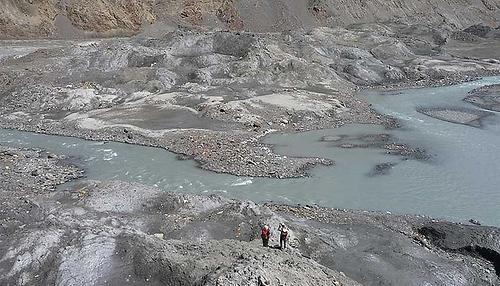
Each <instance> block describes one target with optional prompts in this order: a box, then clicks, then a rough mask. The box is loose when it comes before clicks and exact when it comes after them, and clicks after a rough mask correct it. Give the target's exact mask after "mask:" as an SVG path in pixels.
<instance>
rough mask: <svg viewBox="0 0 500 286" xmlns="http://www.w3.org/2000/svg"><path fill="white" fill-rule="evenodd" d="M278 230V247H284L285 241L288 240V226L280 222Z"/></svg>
mask: <svg viewBox="0 0 500 286" xmlns="http://www.w3.org/2000/svg"><path fill="white" fill-rule="evenodd" d="M278 231H279V232H280V249H285V248H286V241H287V240H288V228H287V227H286V225H285V224H283V223H280V226H279V227H278Z"/></svg>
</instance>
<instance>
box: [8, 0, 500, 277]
mask: <svg viewBox="0 0 500 286" xmlns="http://www.w3.org/2000/svg"><path fill="white" fill-rule="evenodd" d="M499 19H500V3H499V2H498V1H496V0H460V1H458V0H452V1H439V0H425V1H417V2H416V1H410V0H391V1H340V0H307V1H306V0H294V1H286V0H273V1H270V0H264V1H261V0H259V1H257V0H250V1H239V0H213V1H194V0H182V1H173V0H160V1H150V0H148V1H146V0H85V1H76V0H58V1H56V0H41V1H31V0H5V1H2V2H1V3H0V40H1V41H0V127H1V128H12V129H19V130H26V131H34V132H40V133H47V134H58V135H66V136H75V137H81V138H85V139H89V140H103V141H119V142H126V143H131V144H141V145H148V146H155V147H160V148H164V149H166V150H169V151H171V152H174V153H176V154H178V156H179V158H180V159H193V160H195V161H196V162H197V163H198V164H199V166H200V167H201V168H204V169H207V170H211V171H215V172H223V173H229V174H234V175H240V176H254V177H275V178H291V177H301V176H306V175H307V174H308V173H307V171H308V170H309V169H310V168H312V167H314V166H316V165H319V164H323V165H331V164H334V163H335V162H333V161H331V160H327V159H323V158H297V157H289V156H284V155H282V154H276V153H275V152H274V151H273V149H272V146H268V145H266V144H264V143H262V141H261V140H262V138H263V137H264V136H266V135H268V134H270V133H273V132H300V131H306V130H313V129H324V128H335V127H339V126H342V125H345V124H348V123H372V124H380V125H383V126H385V127H386V128H397V127H398V126H399V123H398V122H397V121H396V120H394V119H392V118H390V117H388V116H385V115H383V114H378V113H377V112H375V111H374V110H373V109H372V107H371V106H370V105H369V104H368V103H367V102H366V101H364V100H362V99H361V98H359V97H357V96H356V92H357V91H358V90H359V89H361V88H389V87H390V88H400V87H415V86H431V85H447V84H451V83H456V82H461V81H467V80H471V79H474V78H477V77H481V76H486V75H497V74H499V72H500V52H499V51H500V29H499V26H500V23H499ZM497 95H498V87H497V86H492V87H487V88H481V89H478V90H476V91H474V92H472V93H471V94H470V96H469V97H467V98H466V99H465V100H466V101H468V102H471V103H473V104H475V105H477V106H479V107H481V108H484V109H489V110H491V111H498V108H497V107H498V98H497ZM421 112H422V113H425V114H427V115H429V116H433V117H436V118H440V119H443V120H449V121H452V122H457V123H462V124H467V125H471V126H474V127H481V120H482V118H484V117H486V116H489V115H490V112H489V111H488V112H487V111H484V112H483V111H481V112H477V111H474V112H472V111H470V110H449V109H445V110H441V109H433V108H431V109H425V110H421ZM376 137H377V138H368V137H360V138H323V140H325V141H329V142H331V144H333V145H335V144H336V145H338V146H341V147H344V148H366V147H370V146H377V147H383V148H385V149H387V152H389V153H391V154H398V155H402V156H405V157H407V158H409V159H418V160H425V159H426V158H427V154H426V152H425V150H421V149H419V148H418V147H419V146H407V145H405V144H404V143H398V144H396V143H394V142H396V139H395V138H391V137H387V136H384V134H380V135H378V136H376ZM351 139H353V140H355V141H356V142H361V143H360V144H359V145H352V146H351V145H349V146H348V144H346V142H347V141H346V140H351ZM351 141H352V140H351ZM390 168H391V165H389V164H388V163H386V164H385V165H384V164H380V165H377V166H376V167H375V169H374V170H373V172H372V174H371V175H374V176H375V175H377V174H383V173H384V172H388V169H390ZM83 173H84V171H83V170H80V169H79V168H77V167H75V166H73V165H72V164H70V162H69V160H67V158H64V157H63V156H60V155H56V154H52V153H50V152H47V151H42V150H25V149H15V148H10V147H3V146H2V147H0V183H1V185H2V187H1V188H0V204H1V209H0V284H1V285H127V284H130V285H500V282H499V276H500V274H499V273H500V266H499V261H500V257H499V255H500V230H499V229H498V228H495V227H486V226H476V225H462V224H455V223H450V222H445V221H439V220H436V219H432V218H427V217H421V216H410V215H393V214H389V213H375V212H368V211H349V210H338V209H327V208H322V207H319V206H287V205H279V204H272V203H268V204H255V203H252V202H244V201H236V200H231V199H227V198H222V197H217V196H210V197H204V196H195V195H185V194H184V195H183V194H176V193H166V192H163V191H161V190H159V189H156V188H153V187H147V186H143V185H140V184H138V183H125V182H119V181H82V182H81V183H80V184H78V185H76V186H68V185H65V186H63V187H59V188H56V186H58V185H60V184H62V183H64V182H68V181H71V180H73V179H75V178H78V177H81V176H82V175H83ZM263 223H269V224H270V225H271V226H272V229H273V231H274V236H273V239H272V243H271V244H272V246H273V247H271V248H263V247H261V246H260V241H259V237H258V233H259V228H260V226H261V225H262V224H263ZM279 223H286V224H287V225H288V226H289V227H290V229H291V240H290V245H291V247H290V248H289V249H287V250H284V251H281V250H278V249H276V248H275V247H274V246H275V245H276V244H277V237H276V236H277V235H276V232H277V231H276V226H277V225H278V224H279Z"/></svg>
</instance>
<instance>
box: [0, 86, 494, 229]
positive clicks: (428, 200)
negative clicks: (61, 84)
mask: <svg viewBox="0 0 500 286" xmlns="http://www.w3.org/2000/svg"><path fill="white" fill-rule="evenodd" d="M498 82H500V77H490V78H485V79H482V80H479V81H475V82H470V83H464V84H460V85H456V86H450V87H437V88H423V89H410V90H403V91H397V92H395V91H391V92H379V91H364V92H362V93H361V96H363V97H365V98H366V99H367V100H368V101H369V102H370V103H372V104H373V106H374V108H376V109H377V110H378V111H380V112H382V113H385V114H389V115H392V116H394V117H396V118H397V119H399V120H400V122H401V124H402V128H399V129H395V130H386V129H384V128H383V127H381V126H377V125H361V124H351V125H346V126H343V127H341V128H337V129H332V130H320V131H311V132H305V133H296V134H274V135H271V136H269V137H267V138H266V139H265V142H266V143H270V144H273V145H274V149H275V151H276V152H278V153H281V154H286V155H290V156H318V157H325V158H331V159H333V160H334V161H335V165H334V166H333V167H317V168H314V169H313V170H312V171H311V176H310V177H308V178H300V179H286V180H278V179H268V178H247V177H236V176H232V175H226V174H217V173H213V172H209V171H204V170H201V169H199V168H197V167H196V163H194V162H193V161H179V160H177V159H176V156H175V155H174V154H172V153H169V152H166V151H164V150H163V149H159V148H150V147H144V146H135V145H128V144H122V143H114V142H93V141H86V140H81V139H77V138H67V137H60V136H51V135H41V134H35V133H29V132H19V131H12V130H0V144H2V145H10V146H16V147H36V148H43V149H47V150H50V151H52V152H55V153H62V154H66V155H68V156H71V157H72V158H73V159H74V160H75V161H77V162H80V164H82V167H83V168H85V169H86V179H92V180H125V181H135V182H140V183H143V184H146V185H151V186H157V187H159V188H161V189H163V190H166V191H176V192H189V193H202V194H220V195H224V196H228V197H231V198H237V199H249V200H253V201H257V202H262V201H274V202H283V203H290V204H297V203H300V204H319V205H322V206H327V207H336V208H349V209H366V210H381V211H390V212H393V213H412V214H425V215H430V216H434V217H438V218H446V219H449V220H454V221H466V220H469V219H471V218H473V219H476V220H479V221H480V222H482V223H485V224H489V225H497V226H500V211H499V209H500V117H499V116H498V115H499V114H498V113H496V114H494V115H493V116H490V117H488V118H487V119H486V120H485V121H484V122H483V123H484V124H483V126H482V127H481V128H476V127H471V126H466V125H461V124H455V123H451V122H446V121H442V120H439V119H435V118H432V117H429V116H427V115H424V114H421V113H418V112H417V111H416V110H417V108H420V107H452V108H463V107H467V108H474V109H479V108H476V107H474V106H472V105H470V104H468V103H465V102H463V101H462V99H463V98H464V97H465V96H466V94H467V93H468V92H469V91H470V90H472V89H474V88H477V87H479V86H481V85H487V84H492V83H498ZM377 134H387V135H388V136H391V139H390V140H396V141H398V142H402V143H403V142H404V143H407V144H409V145H411V146H414V147H419V148H424V149H425V150H426V151H427V153H428V154H429V155H430V159H428V160H415V159H409V160H403V158H402V157H401V156H396V155H390V154H387V152H386V150H385V149H383V148H382V147H381V146H379V145H378V144H368V145H369V146H368V147H367V148H345V147H346V146H347V147H349V146H352V145H353V144H354V145H355V144H358V143H367V142H368V143H374V142H375V141H370V140H372V139H373V138H377V137H374V136H371V135H377ZM367 135H368V136H367ZM384 136H385V135H384ZM360 138H364V139H365V140H360ZM324 139H326V140H324ZM367 139H368V141H366V140H367ZM339 142H340V143H341V144H340V143H339ZM375 143H376V142H375ZM382 163H385V166H388V168H387V169H385V168H381V169H380V170H379V171H380V172H375V171H374V170H375V169H374V168H375V166H377V165H379V164H382Z"/></svg>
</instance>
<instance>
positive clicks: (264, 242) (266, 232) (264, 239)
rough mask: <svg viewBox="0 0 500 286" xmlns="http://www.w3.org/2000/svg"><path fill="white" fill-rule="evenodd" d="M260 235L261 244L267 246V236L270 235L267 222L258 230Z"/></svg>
mask: <svg viewBox="0 0 500 286" xmlns="http://www.w3.org/2000/svg"><path fill="white" fill-rule="evenodd" d="M260 237H261V238H262V246H264V247H268V246H269V238H270V237H271V230H270V229H269V226H268V225H267V224H265V225H264V226H263V227H262V229H261V230H260Z"/></svg>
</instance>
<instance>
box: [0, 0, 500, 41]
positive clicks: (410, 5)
mask: <svg viewBox="0 0 500 286" xmlns="http://www.w3.org/2000/svg"><path fill="white" fill-rule="evenodd" d="M499 19H500V1H498V0H452V1H440V0H425V1H418V2H415V1H411V0H391V1H381V0H378V1H366V0H364V1H355V0H349V1H343V0H263V1H261V0H245V1H243V0H212V1H208V0H160V1H152V0H83V1H75V0H42V1H31V0H4V1H2V2H1V3H0V39H1V38H4V39H5V38H32V37H82V36H114V35H130V34H135V33H138V32H139V31H140V29H141V27H144V26H146V25H149V24H152V23H155V22H157V23H158V24H159V25H160V26H161V25H166V23H169V25H172V24H176V25H177V24H180V25H188V26H197V27H200V28H221V29H233V30H249V31H260V32H269V31H283V30H290V29H297V28H310V27H315V26H348V25H352V24H361V23H373V22H398V23H407V24H414V23H421V24H429V25H434V26H443V27H445V28H446V29H463V28H467V27H469V26H471V25H474V24H479V23H482V24H485V25H488V26H490V27H497V26H499V25H500V22H499Z"/></svg>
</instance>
